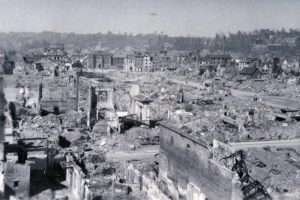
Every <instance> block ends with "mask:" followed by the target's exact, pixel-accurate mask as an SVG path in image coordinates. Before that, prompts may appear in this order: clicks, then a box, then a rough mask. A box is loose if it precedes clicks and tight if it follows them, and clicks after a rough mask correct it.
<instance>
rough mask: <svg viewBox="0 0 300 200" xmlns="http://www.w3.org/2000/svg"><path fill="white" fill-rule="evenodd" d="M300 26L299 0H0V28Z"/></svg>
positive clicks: (208, 32) (172, 31) (209, 30)
mask: <svg viewBox="0 0 300 200" xmlns="http://www.w3.org/2000/svg"><path fill="white" fill-rule="evenodd" d="M260 28H270V29H282V28H286V29H289V28H300V0H0V31H1V32H9V31H15V32H18V31H27V32H41V31H45V30H46V31H56V32H75V33H97V32H102V33H106V32H107V31H112V32H114V33H118V32H119V31H120V32H121V33H124V32H128V33H134V34H137V33H153V32H154V31H157V32H158V33H160V32H161V31H163V32H164V33H166V34H169V35H172V36H175V35H176V36H178V35H181V36H184V35H193V36H214V35H215V33H216V32H225V33H227V32H236V31H238V30H242V31H251V30H254V29H260Z"/></svg>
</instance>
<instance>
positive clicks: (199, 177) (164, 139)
mask: <svg viewBox="0 0 300 200" xmlns="http://www.w3.org/2000/svg"><path fill="white" fill-rule="evenodd" d="M159 173H160V177H161V178H162V179H164V180H166V181H167V182H172V183H175V185H176V186H177V187H178V189H179V192H180V193H186V190H187V184H188V183H192V184H194V185H195V186H197V187H199V189H200V190H201V191H202V192H203V193H204V194H205V196H206V197H207V198H208V199H231V195H232V176H233V174H232V173H231V172H230V171H228V170H227V169H225V168H224V167H221V166H220V165H218V164H217V163H216V162H214V161H213V160H211V159H210V152H209V150H208V149H207V148H206V146H204V145H202V144H201V143H199V142H198V141H195V140H193V139H191V138H189V137H187V136H186V135H184V134H182V133H180V132H177V131H176V130H173V129H170V128H168V127H167V126H165V125H161V133H160V172H159ZM180 190H182V191H180Z"/></svg>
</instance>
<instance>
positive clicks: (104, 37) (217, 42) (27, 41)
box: [0, 29, 300, 53]
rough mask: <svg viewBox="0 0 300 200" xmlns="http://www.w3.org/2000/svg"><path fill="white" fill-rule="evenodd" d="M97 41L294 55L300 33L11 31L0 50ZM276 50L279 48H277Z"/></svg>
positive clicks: (1, 37) (111, 45)
mask: <svg viewBox="0 0 300 200" xmlns="http://www.w3.org/2000/svg"><path fill="white" fill-rule="evenodd" d="M99 42H100V43H101V47H106V48H108V49H117V48H119V49H125V48H126V47H132V48H134V49H136V50H140V49H145V48H146V49H148V50H160V49H162V48H168V49H174V50H190V51H196V50H197V49H199V50H203V49H209V50H211V51H217V50H219V51H222V50H226V51H230V52H239V53H249V52H251V51H253V46H256V47H257V46H259V47H261V46H263V47H264V46H267V45H270V46H272V45H273V46H274V44H276V45H277V46H278V45H279V47H284V48H283V49H282V51H283V52H286V51H288V52H289V53H295V52H296V51H300V31H299V30H294V29H291V30H289V31H286V30H280V31H274V30H269V29H261V30H255V31H252V32H241V31H239V32H237V33H229V34H226V35H224V34H222V33H218V34H216V36H215V37H214V38H203V37H170V36H168V35H165V34H154V33H153V34H138V35H132V34H126V33H124V34H114V33H111V32H108V33H106V34H103V33H96V34H76V33H56V32H41V33H30V32H18V33H15V32H10V33H0V48H1V49H2V50H5V51H7V50H16V51H19V52H21V53H22V52H24V53H26V52H28V50H29V49H39V48H40V49H42V48H44V47H47V45H49V44H53V43H64V44H65V46H66V47H67V48H72V49H75V50H76V49H79V50H80V49H86V50H89V49H94V48H95V47H96V46H97V45H98V44H99ZM279 51H281V49H280V48H279Z"/></svg>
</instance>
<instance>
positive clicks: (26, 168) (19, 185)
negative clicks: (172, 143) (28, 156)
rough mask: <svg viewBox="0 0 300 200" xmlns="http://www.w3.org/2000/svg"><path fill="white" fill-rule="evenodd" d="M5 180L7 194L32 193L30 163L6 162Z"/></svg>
mask: <svg viewBox="0 0 300 200" xmlns="http://www.w3.org/2000/svg"><path fill="white" fill-rule="evenodd" d="M4 182H5V185H6V188H5V195H7V194H15V195H17V196H18V195H21V196H23V197H29V193H30V165H28V164H18V163H15V162H5V164H4Z"/></svg>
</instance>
